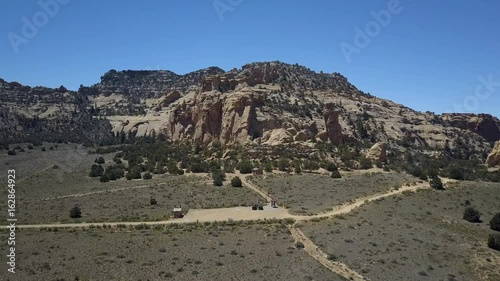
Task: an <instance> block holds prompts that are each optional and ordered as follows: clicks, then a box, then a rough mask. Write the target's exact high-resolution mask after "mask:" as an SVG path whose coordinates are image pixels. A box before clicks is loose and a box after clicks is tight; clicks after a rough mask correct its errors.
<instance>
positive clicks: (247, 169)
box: [238, 160, 253, 174]
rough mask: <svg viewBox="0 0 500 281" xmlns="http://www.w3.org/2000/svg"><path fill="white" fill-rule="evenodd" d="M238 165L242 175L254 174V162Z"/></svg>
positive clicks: (245, 161)
mask: <svg viewBox="0 0 500 281" xmlns="http://www.w3.org/2000/svg"><path fill="white" fill-rule="evenodd" d="M238 164H239V170H240V173H242V174H251V173H252V169H253V164H252V162H250V161H248V160H243V161H241V162H240V163H238Z"/></svg>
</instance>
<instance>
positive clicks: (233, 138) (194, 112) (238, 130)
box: [167, 93, 258, 145]
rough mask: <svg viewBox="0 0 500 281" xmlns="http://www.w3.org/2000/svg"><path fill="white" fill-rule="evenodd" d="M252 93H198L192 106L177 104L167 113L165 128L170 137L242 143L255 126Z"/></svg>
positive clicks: (206, 141) (177, 139)
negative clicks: (177, 105)
mask: <svg viewBox="0 0 500 281" xmlns="http://www.w3.org/2000/svg"><path fill="white" fill-rule="evenodd" d="M255 102H256V100H255V99H254V98H253V97H252V96H247V95H230V96H225V95H224V94H221V93H201V94H199V95H198V96H197V97H196V98H195V103H194V104H192V105H191V106H189V107H188V106H187V105H183V106H179V107H178V108H177V109H176V110H175V111H174V112H173V113H172V114H171V116H170V117H169V120H170V122H169V124H168V126H167V127H168V128H167V132H168V135H169V137H170V138H171V139H172V140H173V141H183V140H187V139H190V140H191V141H194V142H197V143H201V144H204V145H207V144H209V143H211V142H213V141H216V140H217V141H220V142H221V143H223V144H226V143H234V142H240V143H243V142H245V141H246V140H247V139H248V136H251V135H252V134H253V132H254V130H256V127H257V126H258V124H257V121H256V117H255Z"/></svg>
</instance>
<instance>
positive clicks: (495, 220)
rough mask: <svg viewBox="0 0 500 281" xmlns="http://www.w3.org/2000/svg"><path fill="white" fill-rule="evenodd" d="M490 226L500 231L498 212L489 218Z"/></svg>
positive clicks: (499, 214) (499, 215)
mask: <svg viewBox="0 0 500 281" xmlns="http://www.w3.org/2000/svg"><path fill="white" fill-rule="evenodd" d="M490 228H491V229H493V230H496V231H500V213H497V214H496V215H495V216H494V217H493V218H492V219H491V220H490Z"/></svg>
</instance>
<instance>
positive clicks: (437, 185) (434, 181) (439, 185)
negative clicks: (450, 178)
mask: <svg viewBox="0 0 500 281" xmlns="http://www.w3.org/2000/svg"><path fill="white" fill-rule="evenodd" d="M429 185H430V186H431V187H432V188H434V189H438V190H443V189H444V187H443V182H442V181H441V179H440V178H439V177H438V176H437V175H434V176H433V177H431V180H430V181H429Z"/></svg>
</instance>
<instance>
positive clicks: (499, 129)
mask: <svg viewBox="0 0 500 281" xmlns="http://www.w3.org/2000/svg"><path fill="white" fill-rule="evenodd" d="M443 120H444V121H445V122H448V123H449V125H450V126H453V127H457V128H460V129H464V130H469V131H471V132H474V133H476V134H478V135H480V136H482V137H483V138H485V139H486V140H487V141H489V142H495V141H497V140H500V120H498V119H497V118H495V117H493V116H491V115H489V114H477V115H476V114H459V113H458V114H457V113H456V114H443Z"/></svg>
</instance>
